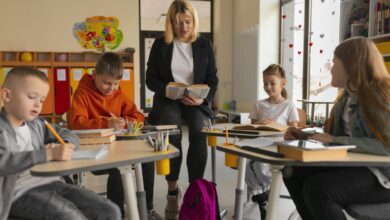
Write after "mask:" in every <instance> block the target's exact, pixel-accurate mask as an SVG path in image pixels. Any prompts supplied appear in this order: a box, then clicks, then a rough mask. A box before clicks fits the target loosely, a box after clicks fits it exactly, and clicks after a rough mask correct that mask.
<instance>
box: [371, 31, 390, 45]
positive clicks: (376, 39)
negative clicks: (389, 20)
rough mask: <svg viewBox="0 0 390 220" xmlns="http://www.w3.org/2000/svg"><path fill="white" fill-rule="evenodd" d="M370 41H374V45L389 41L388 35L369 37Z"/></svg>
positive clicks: (389, 35)
mask: <svg viewBox="0 0 390 220" xmlns="http://www.w3.org/2000/svg"><path fill="white" fill-rule="evenodd" d="M370 39H371V40H372V41H374V42H375V43H383V42H388V41H390V33H387V34H382V35H378V36H373V37H370Z"/></svg>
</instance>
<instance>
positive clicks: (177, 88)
mask: <svg viewBox="0 0 390 220" xmlns="http://www.w3.org/2000/svg"><path fill="white" fill-rule="evenodd" d="M209 91H210V87H209V86H208V85H207V84H194V85H190V86H187V85H184V84H181V83H177V82H170V83H169V84H168V85H167V87H166V91H165V93H166V97H168V98H170V99H173V100H176V99H180V98H182V97H183V96H185V95H190V96H193V97H195V98H202V99H204V98H206V96H207V94H209Z"/></svg>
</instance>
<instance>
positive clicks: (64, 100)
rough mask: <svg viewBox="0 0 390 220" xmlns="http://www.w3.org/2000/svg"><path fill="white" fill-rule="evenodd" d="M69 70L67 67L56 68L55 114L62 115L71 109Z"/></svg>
mask: <svg viewBox="0 0 390 220" xmlns="http://www.w3.org/2000/svg"><path fill="white" fill-rule="evenodd" d="M69 86H70V84H69V69H68V68H66V67H59V68H54V87H55V91H54V92H55V96H54V102H55V104H54V106H55V113H56V114H57V115H62V114H64V113H65V112H66V111H68V109H69V107H70V88H69Z"/></svg>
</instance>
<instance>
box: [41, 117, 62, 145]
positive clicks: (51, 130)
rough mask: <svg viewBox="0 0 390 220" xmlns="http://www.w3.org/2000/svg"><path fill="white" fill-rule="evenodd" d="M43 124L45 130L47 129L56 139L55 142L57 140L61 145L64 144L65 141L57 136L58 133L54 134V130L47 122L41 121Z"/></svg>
mask: <svg viewBox="0 0 390 220" xmlns="http://www.w3.org/2000/svg"><path fill="white" fill-rule="evenodd" d="M43 122H44V123H45V125H46V127H47V129H49V131H50V132H51V133H52V134H53V135H54V137H56V138H57V140H58V141H59V142H60V143H61V144H65V141H64V140H63V139H62V138H61V137H60V135H58V133H57V132H56V130H54V128H53V127H52V126H51V125H50V124H49V122H47V121H46V120H43Z"/></svg>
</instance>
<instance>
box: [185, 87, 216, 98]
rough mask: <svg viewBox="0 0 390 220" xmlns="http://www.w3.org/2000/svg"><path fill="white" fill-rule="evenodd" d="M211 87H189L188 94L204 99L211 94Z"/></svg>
mask: <svg viewBox="0 0 390 220" xmlns="http://www.w3.org/2000/svg"><path fill="white" fill-rule="evenodd" d="M209 91H210V88H209V87H188V88H187V90H186V94H187V95H190V96H193V97H195V98H198V99H204V98H206V97H207V95H208V94H209Z"/></svg>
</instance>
